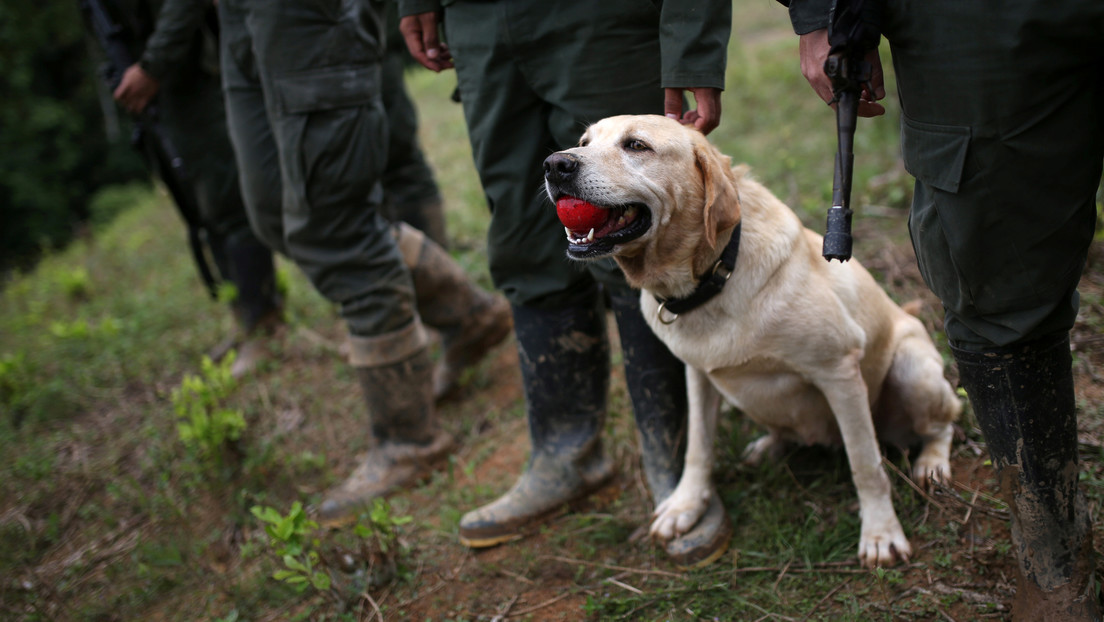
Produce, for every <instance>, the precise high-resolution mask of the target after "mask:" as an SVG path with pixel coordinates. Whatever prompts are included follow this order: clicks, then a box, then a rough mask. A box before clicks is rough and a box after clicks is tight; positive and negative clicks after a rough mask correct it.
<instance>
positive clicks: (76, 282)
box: [54, 268, 92, 301]
mask: <svg viewBox="0 0 1104 622" xmlns="http://www.w3.org/2000/svg"><path fill="white" fill-rule="evenodd" d="M54 279H55V280H56V281H57V284H58V287H60V288H61V291H62V292H63V293H64V294H65V296H66V298H68V299H69V300H76V301H82V300H87V299H88V297H89V295H91V293H92V279H90V278H89V277H88V270H85V269H84V268H73V269H71V270H58V271H57V272H56V273H55V275H54Z"/></svg>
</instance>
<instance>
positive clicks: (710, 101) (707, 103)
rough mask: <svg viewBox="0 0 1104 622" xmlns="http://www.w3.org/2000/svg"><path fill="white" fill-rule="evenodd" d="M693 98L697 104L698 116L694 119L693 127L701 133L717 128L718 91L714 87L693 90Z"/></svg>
mask: <svg viewBox="0 0 1104 622" xmlns="http://www.w3.org/2000/svg"><path fill="white" fill-rule="evenodd" d="M694 99H695V100H697V104H698V118H697V119H696V120H695V121H694V127H696V128H698V130H700V131H701V133H702V134H708V133H710V132H712V131H713V130H715V129H717V126H718V125H720V124H721V98H720V92H719V91H717V90H715V89H699V90H695V91H694Z"/></svg>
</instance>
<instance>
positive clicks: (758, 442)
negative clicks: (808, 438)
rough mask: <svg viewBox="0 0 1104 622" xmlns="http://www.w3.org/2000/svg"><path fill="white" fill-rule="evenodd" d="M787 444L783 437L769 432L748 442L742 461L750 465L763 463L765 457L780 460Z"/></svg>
mask: <svg viewBox="0 0 1104 622" xmlns="http://www.w3.org/2000/svg"><path fill="white" fill-rule="evenodd" d="M786 445H787V443H786V441H785V440H784V439H782V437H780V436H778V435H777V434H775V433H774V432H768V433H766V434H764V435H763V436H760V437H759V438H757V439H755V440H754V441H752V442H750V443H748V444H747V447H745V448H744V454H743V456H742V458H741V461H742V462H743V463H744V464H746V465H748V466H759V465H760V464H763V459H764V458H769V459H771V460H778V459H780V458H782V456H783V454H784V453H785V452H786Z"/></svg>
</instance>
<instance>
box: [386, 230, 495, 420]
mask: <svg viewBox="0 0 1104 622" xmlns="http://www.w3.org/2000/svg"><path fill="white" fill-rule="evenodd" d="M393 231H394V234H395V238H396V241H397V243H398V245H399V250H400V251H401V252H402V256H403V262H404V263H405V264H406V265H407V267H408V268H410V274H411V276H412V277H413V279H414V290H415V295H416V301H417V305H418V315H420V316H421V318H422V321H423V322H425V324H426V326H429V327H431V328H433V329H435V330H438V331H440V333H441V339H442V346H443V352H442V354H441V359H440V361H439V362H438V363H437V367H436V369H435V370H434V374H433V396H434V398H435V399H441V398H443V397H445V396H447V395H448V394H450V393H451V392H452V391H454V390H455V389H456V385H457V382H458V381H459V380H460V376H461V374H462V373H463V371H464V370H465V369H467V368H468V367H470V366H472V365H474V364H476V363H477V362H479V361H480V360H481V359H482V358H483V357H484V356H486V355H487V353H488V352H489V351H490V350H491V348H493V347H494V346H496V345H498V344H499V343H501V342H502V341H503V340H504V339H506V337H507V336H509V334H510V329H511V327H512V320H511V316H510V305H509V304H508V303H507V302H506V300H505V299H504V298H502V297H501V296H496V295H494V294H491V293H489V292H486V291H484V290H483V289H481V288H480V287H479V286H478V285H476V284H475V283H474V282H472V280H471V278H469V277H468V275H467V273H465V272H464V270H463V268H461V267H460V266H459V265H458V264H457V263H456V262H455V261H454V260H453V259H452V257H450V256H449V254H448V253H447V252H445V250H444V249H442V248H441V247H440V246H439V245H437V244H436V243H435V242H433V241H432V240H430V239H429V238H427V237H426V236H425V235H424V234H423V233H422V232H421V231H418V230H417V229H414V228H413V227H410V226H409V225H406V224H398V225H396V226H395V227H394V229H393Z"/></svg>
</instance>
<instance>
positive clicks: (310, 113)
mask: <svg viewBox="0 0 1104 622" xmlns="http://www.w3.org/2000/svg"><path fill="white" fill-rule="evenodd" d="M274 83H275V86H276V89H275V90H276V98H275V99H276V106H277V109H278V110H279V113H280V116H281V117H282V119H283V121H284V122H283V123H281V124H279V125H280V126H281V127H277V128H274V129H275V131H277V132H284V135H283V136H282V139H283V142H284V146H285V147H286V150H287V152H288V153H287V160H288V161H287V162H286V164H287V167H288V170H287V174H288V177H289V179H288V180H287V181H288V183H289V184H290V188H291V191H292V193H293V195H294V194H299V196H298V197H296V199H295V200H294V201H293V203H294V204H299V205H292V206H290V207H291V208H292V209H296V208H297V207H298V208H300V209H302V208H308V206H309V208H311V209H314V208H325V207H329V206H333V207H341V206H346V205H350V204H358V203H359V204H362V203H363V201H364V200H365V199H366V198H367V196H368V194H369V192H370V191H371V190H372V188H373V186H374V185H375V184H376V182H378V181H379V178H380V176H381V175H382V173H383V169H384V166H385V164H386V161H387V141H388V133H387V119H386V114H385V112H384V109H383V104H382V101H381V99H380V93H379V84H380V71H379V66H378V65H374V66H368V67H339V68H330V69H325V70H319V71H312V72H309V73H305V74H298V75H293V76H282V77H280V78H277V79H276V80H274ZM350 202H352V203H350Z"/></svg>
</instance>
